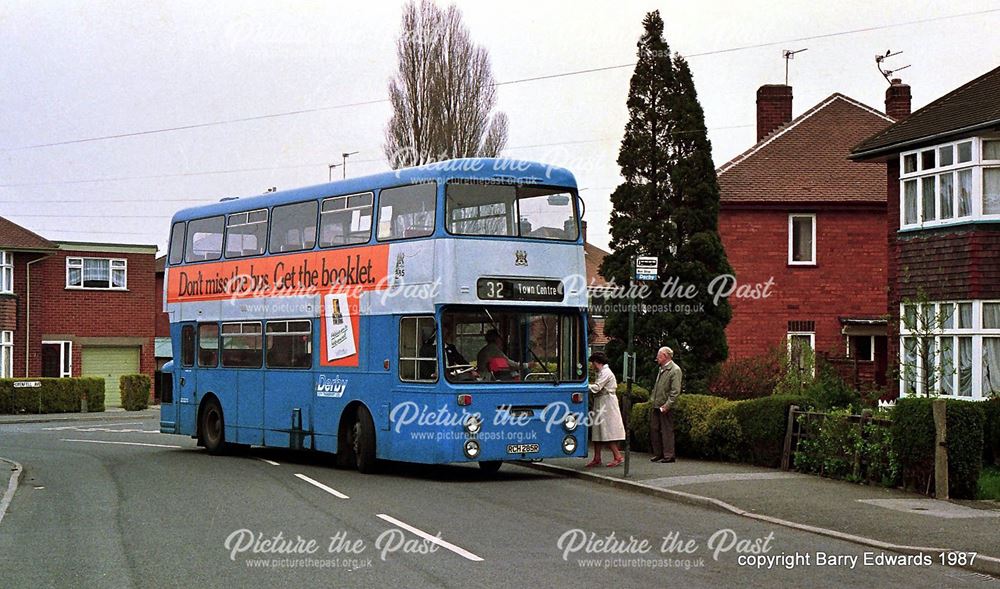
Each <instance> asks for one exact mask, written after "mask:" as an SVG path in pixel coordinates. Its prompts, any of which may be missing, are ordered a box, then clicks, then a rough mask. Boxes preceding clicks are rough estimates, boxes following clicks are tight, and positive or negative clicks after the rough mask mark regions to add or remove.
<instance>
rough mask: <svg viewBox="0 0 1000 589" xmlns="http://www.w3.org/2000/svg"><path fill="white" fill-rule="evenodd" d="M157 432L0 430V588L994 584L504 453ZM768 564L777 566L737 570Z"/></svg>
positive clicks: (77, 426) (124, 427) (52, 427)
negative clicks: (489, 455)
mask: <svg viewBox="0 0 1000 589" xmlns="http://www.w3.org/2000/svg"><path fill="white" fill-rule="evenodd" d="M157 427H158V423H157V421H156V420H155V419H148V418H147V419H142V420H136V421H107V422H94V421H86V422H84V421H80V422H59V423H41V424H23V425H0V456H2V457H4V458H8V459H12V460H15V461H17V462H20V463H21V464H22V465H23V466H24V473H23V474H22V476H21V484H20V487H19V488H18V490H17V493H16V495H15V496H14V499H13V501H12V502H11V504H10V508H9V510H8V512H7V514H6V516H5V517H4V519H3V521H2V522H0V586H3V587H74V588H75V587H233V586H240V587H273V586H275V585H282V586H306V587H318V586H322V587H372V586H389V587H461V588H466V587H481V586H482V587H536V586H542V587H568V586H573V587H602V588H606V587H619V586H627V587H665V586H676V587H685V588H697V587H728V586H741V587H767V588H773V587H793V586H794V587H801V586H809V587H841V586H879V587H906V588H907V589H913V588H915V587H945V586H947V587H962V586H969V587H986V586H997V582H996V581H995V580H993V579H990V578H987V577H983V576H981V575H976V574H973V573H970V572H967V571H963V570H959V569H953V568H946V567H943V566H941V565H939V564H931V565H927V566H921V565H916V564H909V565H903V566H891V565H884V564H883V565H878V564H869V565H866V564H865V562H864V560H863V559H864V555H865V553H866V552H868V553H870V554H872V556H871V557H870V558H876V557H877V555H879V554H880V553H879V551H875V550H871V549H867V548H863V547H860V546H856V545H853V544H850V543H846V542H840V541H837V540H831V539H829V538H824V537H820V536H815V535H812V534H809V533H805V532H798V531H793V530H789V529H785V528H781V527H772V526H768V525H765V524H762V523H759V522H754V521H750V520H746V519H744V518H739V517H737V516H732V515H728V514H722V513H718V512H715V511H710V510H705V509H701V508H696V507H690V506H686V505H680V504H676V503H672V502H669V501H665V500H663V499H658V498H654V497H647V496H643V495H638V494H633V493H628V492H624V491H620V490H615V489H609V488H605V487H601V486H596V485H592V484H588V483H587V482H585V481H578V480H570V479H563V478H560V477H556V476H552V475H549V474H546V473H541V472H538V471H534V470H530V469H527V468H523V467H519V466H516V465H509V464H508V465H505V466H504V468H503V469H502V470H501V471H500V473H499V474H498V475H496V477H495V478H485V477H483V476H482V475H481V474H480V472H479V470H478V469H477V468H474V467H466V466H437V467H425V466H415V465H402V464H390V465H387V467H386V469H385V471H386V472H385V473H383V474H378V475H367V476H366V475H361V474H358V473H357V472H352V471H343V470H335V469H334V468H333V467H332V464H331V463H332V460H331V457H327V456H322V455H314V454H308V453H291V452H281V451H274V450H269V449H254V450H252V451H251V452H250V453H249V454H247V455H243V456H224V457H215V456H209V455H208V454H206V453H205V452H204V451H203V450H201V449H200V448H196V447H195V445H194V442H193V440H190V439H188V438H185V437H181V436H168V435H162V434H159V433H157V432H156V429H157ZM789 499H790V500H793V498H789ZM279 534H280V537H279ZM611 534H614V537H613V539H611V540H609V539H608V537H609V536H610V535H611ZM664 537H667V538H668V540H667V541H666V542H665V540H664ZM426 538H430V540H428V539H426ZM643 541H645V542H646V545H645V546H644V545H643V544H642V542H643ZM665 543H666V544H667V545H668V546H666V548H667V549H666V550H664V548H665V547H664V544H665ZM820 553H822V554H823V555H826V556H836V557H839V559H838V562H837V563H836V564H832V565H831V564H820V563H819V562H818V560H817V559H818V557H819V554H820ZM782 556H784V560H781V558H782ZM796 556H797V558H798V560H797V561H791V560H790V559H792V558H794V557H796ZM887 556H889V557H892V558H898V556H897V555H894V554H891V553H890V554H888V555H887ZM762 557H763V558H762ZM806 557H808V558H809V560H808V563H805V562H804V559H805V558H806ZM851 557H856V558H857V559H858V560H857V562H856V563H855V564H854V567H853V568H852V566H851ZM764 558H769V559H770V564H771V566H772V567H773V568H771V569H770V570H767V569H766V568H763V569H759V568H754V567H753V566H749V565H747V564H746V562H752V560H751V559H758V560H764ZM788 564H792V565H793V566H788V568H786V567H785V565H788ZM764 566H765V567H766V566H767V563H765V564H764Z"/></svg>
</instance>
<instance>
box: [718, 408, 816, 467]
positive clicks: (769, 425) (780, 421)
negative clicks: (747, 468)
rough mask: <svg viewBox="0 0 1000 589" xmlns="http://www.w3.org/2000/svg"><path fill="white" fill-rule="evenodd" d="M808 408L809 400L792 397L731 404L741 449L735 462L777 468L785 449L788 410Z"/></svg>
mask: <svg viewBox="0 0 1000 589" xmlns="http://www.w3.org/2000/svg"><path fill="white" fill-rule="evenodd" d="M792 405H798V406H799V408H803V409H804V408H808V407H810V406H812V402H811V401H810V399H808V398H806V397H803V396H796V395H776V396H771V397H763V398H761V399H749V400H746V401H738V402H736V403H734V408H733V412H734V415H735V416H736V419H737V421H738V423H739V426H740V433H741V438H740V445H741V448H740V449H739V451H738V452H737V454H736V460H737V461H740V462H743V461H745V462H749V463H751V464H756V465H758V466H768V467H771V468H777V467H778V466H780V465H781V454H782V452H783V451H784V447H785V432H786V431H787V430H788V408H789V407H791V406H792Z"/></svg>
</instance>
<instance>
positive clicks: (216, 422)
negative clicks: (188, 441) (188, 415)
mask: <svg viewBox="0 0 1000 589" xmlns="http://www.w3.org/2000/svg"><path fill="white" fill-rule="evenodd" d="M198 430H199V431H200V432H201V442H202V444H204V446H205V449H206V450H208V453H209V454H216V455H218V454H225V452H226V450H227V449H228V444H226V422H225V420H224V419H223V417H222V407H221V406H220V405H219V402H218V401H216V400H215V399H209V400H208V401H205V406H204V407H203V408H202V410H201V423H200V424H199V427H198Z"/></svg>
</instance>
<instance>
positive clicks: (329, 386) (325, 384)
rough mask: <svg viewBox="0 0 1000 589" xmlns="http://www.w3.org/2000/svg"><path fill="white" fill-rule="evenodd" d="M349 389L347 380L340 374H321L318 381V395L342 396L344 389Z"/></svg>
mask: <svg viewBox="0 0 1000 589" xmlns="http://www.w3.org/2000/svg"><path fill="white" fill-rule="evenodd" d="M346 390H347V380H346V379H343V378H340V376H339V375H338V376H335V377H333V378H329V377H328V376H326V375H323V374H321V375H319V380H318V381H317V382H316V396H317V397H333V398H338V399H339V398H340V397H343V396H344V391H346Z"/></svg>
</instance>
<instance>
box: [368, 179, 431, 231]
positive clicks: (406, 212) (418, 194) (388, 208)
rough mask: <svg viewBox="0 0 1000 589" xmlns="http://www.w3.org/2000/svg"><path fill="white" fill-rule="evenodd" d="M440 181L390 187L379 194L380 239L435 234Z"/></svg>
mask: <svg viewBox="0 0 1000 589" xmlns="http://www.w3.org/2000/svg"><path fill="white" fill-rule="evenodd" d="M436 200H437V185H436V184H430V183H428V184H414V185H412V186H400V187H399V188H387V189H385V190H383V191H382V192H381V193H379V196H378V239H379V241H391V240H394V239H407V238H410V237H425V236H427V235H430V234H431V233H434V210H435V206H436V204H435V201H436Z"/></svg>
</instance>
